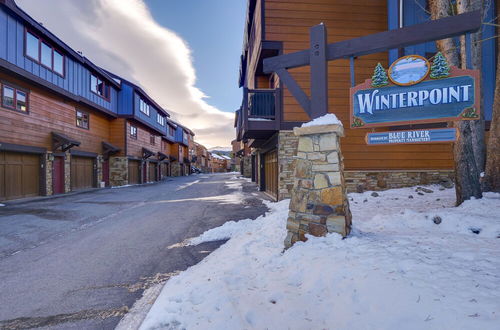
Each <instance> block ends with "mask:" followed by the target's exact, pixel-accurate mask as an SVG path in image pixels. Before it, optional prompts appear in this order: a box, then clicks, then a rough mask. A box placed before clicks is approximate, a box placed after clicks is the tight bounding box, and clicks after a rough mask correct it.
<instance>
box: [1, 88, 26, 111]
mask: <svg viewBox="0 0 500 330" xmlns="http://www.w3.org/2000/svg"><path fill="white" fill-rule="evenodd" d="M2 106H3V107H5V108H10V109H13V110H18V111H22V112H28V93H27V92H25V91H22V90H19V89H17V88H14V87H11V86H7V85H3V87H2Z"/></svg>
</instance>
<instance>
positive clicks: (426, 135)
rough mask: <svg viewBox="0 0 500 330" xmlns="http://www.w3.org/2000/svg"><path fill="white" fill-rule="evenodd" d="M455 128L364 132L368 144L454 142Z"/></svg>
mask: <svg viewBox="0 0 500 330" xmlns="http://www.w3.org/2000/svg"><path fill="white" fill-rule="evenodd" d="M456 139H457V130H456V129H455V128H436V129H417V130H407V131H392V132H375V133H367V134H366V144H368V145H388V144H412V143H443V142H455V141H456Z"/></svg>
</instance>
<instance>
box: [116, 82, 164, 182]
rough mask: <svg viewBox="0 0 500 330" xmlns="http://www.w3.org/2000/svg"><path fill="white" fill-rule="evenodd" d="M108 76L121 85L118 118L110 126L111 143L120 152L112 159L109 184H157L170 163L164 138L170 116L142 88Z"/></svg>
mask: <svg viewBox="0 0 500 330" xmlns="http://www.w3.org/2000/svg"><path fill="white" fill-rule="evenodd" d="M109 74H110V75H111V76H112V77H113V79H114V80H115V81H116V82H118V83H119V84H120V90H119V92H118V115H119V118H118V119H116V120H114V121H113V122H112V124H111V141H112V143H113V144H114V145H115V146H118V148H120V151H119V152H117V153H116V154H115V155H113V157H111V162H110V167H111V173H112V175H111V180H110V181H111V185H113V186H117V185H123V184H139V183H146V182H155V181H159V180H161V178H162V173H165V170H163V171H162V168H164V167H165V166H167V165H166V163H168V162H169V159H167V158H168V157H167V154H166V153H165V152H163V151H164V150H163V148H164V145H163V137H164V136H165V135H166V134H167V118H168V117H170V115H169V114H168V113H167V112H166V111H165V110H164V109H163V108H162V107H161V106H160V105H158V104H157V103H156V102H155V101H154V100H153V99H152V98H151V97H150V96H149V95H148V94H147V93H146V92H145V91H144V90H143V89H142V88H141V87H139V86H137V85H135V84H134V83H132V82H130V81H128V80H125V79H123V78H122V77H120V76H118V75H116V74H114V73H109Z"/></svg>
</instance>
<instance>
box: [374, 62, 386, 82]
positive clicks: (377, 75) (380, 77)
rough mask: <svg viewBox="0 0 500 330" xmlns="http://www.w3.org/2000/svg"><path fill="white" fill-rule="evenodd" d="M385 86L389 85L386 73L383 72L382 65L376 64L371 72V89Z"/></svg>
mask: <svg viewBox="0 0 500 330" xmlns="http://www.w3.org/2000/svg"><path fill="white" fill-rule="evenodd" d="M387 84H389V80H388V77H387V72H385V69H384V67H383V66H382V64H380V63H378V64H377V66H376V67H375V70H374V72H373V76H372V86H373V87H382V86H385V85H387Z"/></svg>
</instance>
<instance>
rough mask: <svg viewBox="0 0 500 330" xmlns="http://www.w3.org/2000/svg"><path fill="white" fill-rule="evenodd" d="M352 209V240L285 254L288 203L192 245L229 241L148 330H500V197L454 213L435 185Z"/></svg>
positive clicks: (173, 293)
mask: <svg viewBox="0 0 500 330" xmlns="http://www.w3.org/2000/svg"><path fill="white" fill-rule="evenodd" d="M428 189H430V190H428ZM410 196H411V197H410ZM350 203H351V209H352V212H353V216H354V219H353V224H354V228H353V233H352V235H351V236H350V237H349V238H347V239H345V240H342V239H341V237H340V236H338V235H336V234H331V235H328V236H327V237H322V238H316V237H309V240H308V241H307V242H305V243H302V242H300V243H297V244H295V245H294V246H293V247H292V248H290V249H289V250H287V251H286V252H284V253H283V240H284V238H285V223H286V217H287V213H288V202H287V201H283V202H279V203H275V204H270V207H271V210H270V212H269V213H268V214H267V215H266V216H262V217H259V218H258V219H256V220H254V221H252V220H243V221H239V222H228V223H226V224H224V225H223V226H221V227H219V228H215V229H212V230H209V231H207V232H205V233H204V234H203V235H201V236H200V237H198V238H196V239H194V240H193V241H192V243H201V242H204V241H211V240H219V239H228V238H229V241H228V242H227V243H226V244H224V245H223V246H221V247H220V248H219V249H218V250H216V251H215V252H213V253H212V254H210V255H209V256H208V257H207V258H205V259H204V260H203V261H202V262H200V263H199V264H198V265H196V266H193V267H191V268H189V269H188V270H187V271H185V272H182V273H181V274H180V275H179V276H176V277H173V278H171V279H170V280H169V281H168V282H167V283H166V285H165V287H164V288H163V290H162V293H161V295H160V296H159V298H158V300H157V301H156V302H155V304H154V306H153V307H152V309H151V311H150V312H149V314H148V316H147V318H146V319H145V321H144V323H143V324H142V327H141V329H155V328H166V329H170V328H186V329H266V328H268V329H333V328H334V329H498V324H500V323H499V322H500V318H499V314H500V258H499V251H500V238H499V236H500V194H485V197H484V198H483V199H481V200H471V201H466V202H465V203H464V204H463V205H462V206H460V207H458V208H454V207H452V206H453V203H454V190H452V189H448V190H444V191H440V190H439V188H438V187H437V186H430V187H426V188H425V190H419V189H417V190H415V188H405V189H394V190H389V191H384V192H377V193H371V192H365V193H362V194H350Z"/></svg>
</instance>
